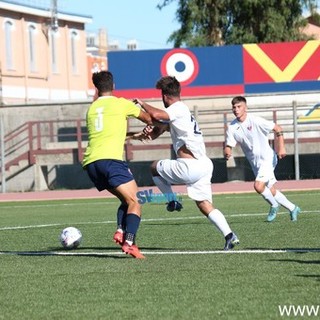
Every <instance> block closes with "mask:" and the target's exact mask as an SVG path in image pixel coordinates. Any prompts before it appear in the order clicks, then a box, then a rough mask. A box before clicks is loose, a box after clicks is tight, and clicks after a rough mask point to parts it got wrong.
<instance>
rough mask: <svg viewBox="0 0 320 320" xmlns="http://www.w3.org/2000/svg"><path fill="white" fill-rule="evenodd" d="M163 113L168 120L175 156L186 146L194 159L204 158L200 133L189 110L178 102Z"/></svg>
mask: <svg viewBox="0 0 320 320" xmlns="http://www.w3.org/2000/svg"><path fill="white" fill-rule="evenodd" d="M165 111H166V112H167V113H168V115H169V118H170V122H169V126H170V133H171V139H172V143H173V148H174V151H175V153H176V154H177V152H178V150H179V149H180V148H181V147H182V146H183V145H186V147H187V149H188V150H190V151H191V152H192V154H193V155H194V157H195V158H196V159H200V158H202V157H204V156H206V148H205V144H204V141H203V136H202V132H201V131H200V129H199V126H198V123H197V121H196V120H195V118H194V117H193V116H192V114H191V112H190V110H189V108H188V107H187V106H186V105H185V104H184V103H183V102H182V101H178V102H175V103H173V104H172V105H170V106H169V107H168V108H166V109H165Z"/></svg>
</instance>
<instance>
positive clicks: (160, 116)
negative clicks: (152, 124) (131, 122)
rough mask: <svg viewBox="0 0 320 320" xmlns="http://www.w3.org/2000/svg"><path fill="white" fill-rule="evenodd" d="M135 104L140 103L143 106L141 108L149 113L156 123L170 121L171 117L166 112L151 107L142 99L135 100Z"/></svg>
mask: <svg viewBox="0 0 320 320" xmlns="http://www.w3.org/2000/svg"><path fill="white" fill-rule="evenodd" d="M133 102H134V103H138V104H139V105H140V106H141V108H143V109H144V110H145V111H146V112H147V113H149V114H150V116H151V118H152V119H153V120H155V121H163V120H165V121H168V120H170V118H169V115H168V114H167V112H165V111H164V110H161V109H158V108H155V107H153V106H150V105H149V104H148V103H146V102H144V101H142V100H140V99H134V100H133Z"/></svg>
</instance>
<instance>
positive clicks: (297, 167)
mask: <svg viewBox="0 0 320 320" xmlns="http://www.w3.org/2000/svg"><path fill="white" fill-rule="evenodd" d="M292 106H293V130H294V131H293V132H294V137H293V138H294V171H295V178H296V180H300V164H299V139H298V134H299V132H298V117H297V101H293V103H292Z"/></svg>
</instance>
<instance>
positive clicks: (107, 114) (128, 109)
mask: <svg viewBox="0 0 320 320" xmlns="http://www.w3.org/2000/svg"><path fill="white" fill-rule="evenodd" d="M139 114H140V108H139V107H138V106H136V105H135V104H134V103H133V102H132V101H130V100H127V99H124V98H117V97H115V96H102V97H99V98H98V99H97V100H96V101H94V102H93V103H92V104H91V106H90V107H89V109H88V111H87V115H86V123H87V130H88V135H89V142H88V146H87V148H86V151H85V154H84V158H83V161H82V166H83V167H85V166H86V165H88V164H89V163H91V162H94V161H96V160H101V159H114V160H123V148H124V143H125V139H126V135H127V119H128V117H135V118H137V117H138V116H139Z"/></svg>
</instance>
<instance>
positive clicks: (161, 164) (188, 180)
mask: <svg viewBox="0 0 320 320" xmlns="http://www.w3.org/2000/svg"><path fill="white" fill-rule="evenodd" d="M156 88H157V89H159V90H161V95H162V101H163V104H164V107H165V110H161V109H158V108H155V107H152V106H150V105H149V104H147V103H145V102H143V101H141V100H139V99H136V102H137V103H139V104H140V105H141V107H142V108H143V109H144V110H145V111H146V112H148V113H149V114H150V115H151V118H152V119H153V120H154V121H156V122H158V123H160V124H159V125H156V126H154V127H151V126H147V127H146V128H145V129H144V134H145V136H146V137H147V138H149V139H152V140H153V139H156V138H157V137H159V136H160V135H161V134H162V133H164V132H165V131H170V134H171V138H172V143H173V148H174V151H175V153H176V157H177V159H176V160H171V159H166V160H159V161H155V162H153V164H152V165H151V171H152V175H153V181H154V183H155V184H156V186H157V187H158V188H159V189H160V191H161V192H162V193H163V194H164V195H168V196H170V195H172V194H173V192H172V187H171V185H172V184H180V185H181V184H183V185H186V186H187V191H188V195H189V197H190V198H191V199H193V200H194V201H195V203H196V205H197V206H198V208H199V209H200V211H201V213H202V214H204V215H205V216H206V217H207V218H208V219H209V220H210V222H211V223H213V224H214V225H215V226H216V227H217V228H218V229H219V230H220V231H221V233H222V234H223V236H224V237H225V246H224V250H230V249H232V248H233V247H234V246H235V245H236V244H238V243H239V239H238V237H237V236H236V235H235V233H233V232H232V230H231V229H230V226H229V224H228V222H227V221H226V219H225V217H224V215H223V213H222V212H221V211H219V210H218V209H215V208H214V206H213V204H212V189H211V178H212V172H213V164H212V161H211V160H210V159H209V158H208V157H207V155H206V148H205V144H204V141H203V136H202V133H201V131H200V129H199V127H198V124H197V122H196V120H195V119H194V117H193V116H192V114H191V113H190V110H189V108H188V107H187V106H186V105H185V104H184V103H183V102H182V101H181V100H180V91H181V86H180V83H179V81H178V80H177V79H176V78H175V77H171V76H165V77H162V78H161V79H160V80H159V81H158V82H157V84H156ZM170 200H171V199H170V198H168V201H169V203H168V206H167V210H168V211H174V210H177V211H180V210H181V209H182V205H181V204H180V203H179V202H178V201H176V199H173V200H171V201H170Z"/></svg>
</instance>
